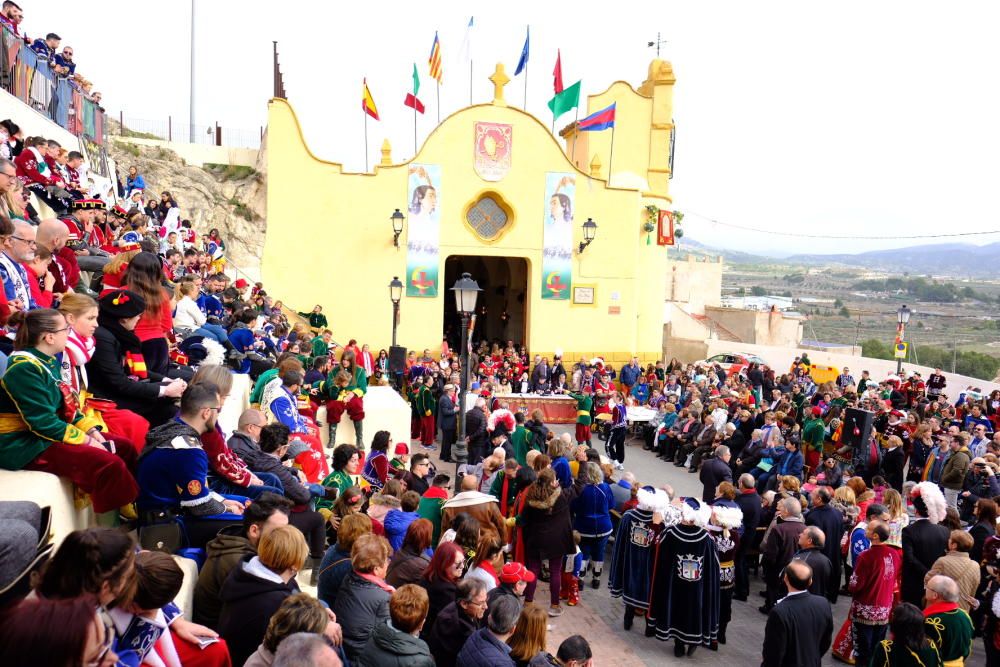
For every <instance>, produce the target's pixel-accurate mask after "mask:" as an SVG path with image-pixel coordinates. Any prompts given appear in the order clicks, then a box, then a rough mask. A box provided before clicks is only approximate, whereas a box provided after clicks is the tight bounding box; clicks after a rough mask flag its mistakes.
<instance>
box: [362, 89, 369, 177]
mask: <svg viewBox="0 0 1000 667" xmlns="http://www.w3.org/2000/svg"><path fill="white" fill-rule="evenodd" d="M363 106H364V105H362V107H363ZM361 115H362V116H364V117H365V171H366V172H367V171H368V112H367V111H365V110H364V108H362V109H361Z"/></svg>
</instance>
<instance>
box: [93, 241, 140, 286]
mask: <svg viewBox="0 0 1000 667" xmlns="http://www.w3.org/2000/svg"><path fill="white" fill-rule="evenodd" d="M140 252H142V246H140V245H139V244H138V243H122V244H120V245H119V248H118V254H117V255H115V256H114V257H112V258H111V260H110V261H109V262H108V263H107V264H105V265H104V268H103V269H101V271H102V272H103V273H104V277H103V278H102V285H103V287H102V288H101V295H102V296H103V295H104V294H107V293H108V292H111V291H113V290H116V289H121V287H122V285H123V284H124V282H125V270H126V269H128V265H129V263H131V261H132V260H133V259H135V257H136V255H138V254H139V253H140Z"/></svg>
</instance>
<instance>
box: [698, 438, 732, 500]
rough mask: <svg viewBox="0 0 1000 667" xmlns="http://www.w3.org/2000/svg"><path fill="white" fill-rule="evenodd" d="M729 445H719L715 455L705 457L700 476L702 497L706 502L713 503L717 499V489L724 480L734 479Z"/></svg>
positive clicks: (730, 480)
mask: <svg viewBox="0 0 1000 667" xmlns="http://www.w3.org/2000/svg"><path fill="white" fill-rule="evenodd" d="M731 456H732V454H730V453H729V447H726V446H725V445H719V446H718V447H717V448H716V450H715V456H713V457H711V458H708V459H705V461H704V463H702V464H701V472H700V473H699V475H698V478H699V479H700V480H701V483H702V491H701V499H702V501H704V502H706V503H711V502H712V501H713V500H714V499H715V489H716V488H717V487H718V486H719V484H721V483H722V482H730V483H732V481H733V471H732V470H731V469H730V468H729V459H730V457H731Z"/></svg>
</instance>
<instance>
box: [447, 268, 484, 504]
mask: <svg viewBox="0 0 1000 667" xmlns="http://www.w3.org/2000/svg"><path fill="white" fill-rule="evenodd" d="M451 291H452V292H454V293H455V310H457V311H458V313H459V315H461V316H462V351H461V360H462V362H461V363H462V378H461V383H462V386H461V387H460V389H461V391H460V392H459V394H458V432H457V433H456V438H455V447H454V448H453V449H452V455H453V456H454V457H455V488H456V489H458V488H459V480H458V466H459V464H460V463H465V462H467V461H468V458H469V450H468V445H467V444H466V443H465V435H464V434H465V395H466V394H467V393H468V391H469V318H470V317H471V316H472V314H473V313H474V312H476V300H477V299H478V298H479V292H481V291H482V290H480V289H479V284H478V283H477V282H476V281H475V280H473V279H472V276H471V275H469V274H468V273H463V274H462V277H461V278H459V279H458V280H456V281H455V286H454V287H452V288H451Z"/></svg>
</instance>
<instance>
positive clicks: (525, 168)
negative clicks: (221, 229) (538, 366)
mask: <svg viewBox="0 0 1000 667" xmlns="http://www.w3.org/2000/svg"><path fill="white" fill-rule="evenodd" d="M657 62H659V61H657ZM670 85H671V86H672V82H671V83H670ZM611 90H613V91H614V94H615V95H616V96H617V100H618V117H617V124H618V127H617V129H616V132H617V133H618V135H617V136H616V138H615V153H616V155H615V162H616V163H617V162H618V160H619V155H618V154H619V153H621V161H622V165H623V167H624V166H628V167H629V168H630V170H631V169H637V170H639V171H640V172H642V173H645V171H646V170H645V167H644V166H643V165H647V164H648V163H647V160H648V159H649V153H650V151H649V147H648V137H650V136H651V131H652V130H651V119H650V114H651V105H652V103H653V100H652V99H650V98H648V97H646V96H644V95H641V94H640V93H638V92H636V91H635V90H633V89H632V88H631V87H630V86H627V85H625V84H621V85H620V86H619V85H618V84H616V85H614V86H612V89H611ZM605 94H610V91H609V93H605ZM654 97H655V96H654ZM268 116H269V117H268V155H267V158H268V165H267V173H268V195H267V232H266V237H265V245H264V255H263V262H262V274H263V280H264V283H265V285H266V289H267V290H268V292H269V293H270V294H273V295H275V296H276V297H277V298H281V299H283V300H284V301H285V302H286V303H288V304H290V305H291V306H293V307H294V308H295V309H297V310H309V309H311V308H312V306H313V305H314V304H316V303H320V304H322V305H323V307H324V311H325V312H326V313H327V317H328V319H329V321H330V324H331V329H332V330H333V332H334V338H335V339H336V340H338V341H340V342H342V343H343V342H346V339H348V338H356V339H358V340H359V341H360V342H367V343H369V344H370V345H371V346H372V347H373V348H375V349H376V350H377V349H379V348H382V347H388V345H389V342H390V338H391V332H392V307H391V303H390V301H389V294H388V284H389V281H390V280H391V279H392V277H393V276H400V277H401V278H402V279H404V282H405V273H406V240H407V236H406V228H405V227H404V231H403V236H402V237H401V238H400V247H399V249H396V248H394V247H393V243H392V226H391V223H390V221H389V215H390V214H391V212H392V210H393V209H395V208H399V209H400V210H402V211H404V212H405V211H406V210H407V201H406V196H407V163H402V164H395V165H390V166H377V167H375V169H374V173H371V174H356V173H345V172H344V171H343V169H342V167H341V166H340V165H339V164H335V163H331V162H326V161H323V160H320V159H318V158H316V157H315V156H313V155H312V153H311V152H310V151H309V148H308V147H307V145H306V143H305V141H304V138H303V136H302V132H301V128H300V127H299V124H298V120H297V119H296V116H295V112H294V110H293V109H292V107H291V105H290V104H289V103H288V102H287V101H285V100H281V99H274V100H272V101H271V103H270V105H269V114H268ZM478 121H486V122H498V123H507V124H510V125H512V126H513V140H512V165H511V169H510V171H509V173H507V175H506V176H505V177H504V178H503V179H502V180H501V181H499V182H496V183H491V182H487V181H484V180H483V179H481V178H480V177H479V176H478V175H477V173H476V172H475V170H474V168H473V145H474V141H473V133H474V127H475V123H476V122H478ZM591 134H595V135H597V134H600V135H608V137H610V133H609V132H602V133H591ZM619 137H621V141H622V143H621V144H619ZM641 137H646V138H647V139H642V138H641ZM643 142H646V143H643ZM619 147H621V148H619ZM413 161H414V162H419V163H422V164H436V165H440V167H441V187H440V192H439V194H438V205H439V207H440V211H441V216H440V218H441V223H440V264H439V274H440V279H441V285H440V289H439V296H438V297H436V298H415V297H406V296H404V297H403V300H402V303H401V321H400V325H399V334H398V340H399V344H400V345H404V346H406V347H408V348H410V349H418V350H419V349H423V348H431V349H432V350H435V351H437V349H438V348H439V346H440V342H441V334H442V313H443V304H444V301H443V299H446V298H447V299H452V298H453V296H452V294H451V293H450V292H449V291H448V288H449V287H451V285H450V284H444V283H445V271H444V263H445V260H446V258H447V257H448V256H450V255H483V256H506V257H523V258H525V259H526V260H527V263H528V299H527V303H526V317H527V341H526V342H527V345H528V348H529V350H530V351H531V352H532V353H539V354H551V353H552V352H553V351H554V350H556V349H560V350H562V351H563V352H564V355H565V356H566V357H567V358H576V357H578V356H579V355H581V354H583V355H587V356H594V355H598V354H603V355H605V356H606V357H608V358H609V361H612V362H618V363H620V362H621V361H624V360H626V359H627V358H628V356H630V355H631V354H633V353H637V354H639V356H640V357H641V358H642V360H643V361H650V362H651V361H654V360H655V359H658V358H660V356H661V347H662V322H663V301H664V267H665V264H666V260H667V248H664V247H660V246H657V245H656V244H655V239H654V243H653V244H651V245H647V244H646V233H645V232H643V230H642V223H643V222H645V219H646V216H645V210H644V207H645V206H646V205H647V204H650V203H652V204H656V205H657V206H660V207H665V206H668V205H669V204H670V201H669V193H668V192H667V191H666V181H663V182H662V187H661V188H660V189H659V190H658V191H656V192H649V191H645V192H644V190H645V188H631V189H629V188H624V187H616V188H612V187H608V185H607V183H606V182H605V181H604V180H600V179H591V178H589V177H588V175H587V174H586V173H584V172H577V183H576V200H575V209H576V210H575V222H574V231H573V235H574V238H573V247H574V250H573V259H572V271H573V275H572V280H573V284H574V285H594V286H596V305H595V306H583V305H574V304H573V303H572V301H571V300H567V301H553V300H542V299H541V289H540V281H541V264H542V252H541V251H542V234H543V232H542V227H543V217H544V214H545V202H544V196H545V174H546V172H559V171H561V172H574V171H576V170H575V169H574V167H573V166H572V165H571V164H570V162H569V160H568V158H567V156H566V152H565V151H564V149H563V147H562V146H560V144H559V143H558V142H557V141H556V139H555V138H554V137H553V136H552V134H551V133H550V132H549V130H548V128H547V127H546V126H545V125H544V124H543V123H542V122H540V121H539V120H538V119H536V118H535V117H534V116H531V115H529V114H526V113H525V112H523V111H521V110H519V109H515V108H512V107H507V106H500V105H496V104H481V105H476V106H472V107H468V108H466V109H462V110H460V111H458V112H456V113H454V114H453V115H451V116H449V117H448V118H446V119H445V120H444V121H443V122H442V123H441V124H440V125H439V126H438V127H437V128H436V129H435V130H434V131H433V132H432V133H431V134H430V136H429V137H428V138H427V140H426V141H425V143H424V144H423V146H422V147H421V148H420V150H419V152H418V154H417V156H416V157H415V158H414V159H413ZM615 171H616V172H617V171H618V168H617V167H616V168H615ZM488 191H493V192H496V193H498V194H499V195H500V196H501V197H503V199H504V200H505V202H506V203H507V204H509V205H510V207H511V208H512V210H513V216H512V224H511V226H510V228H509V230H508V231H507V232H506V233H505V234H503V235H502V236H501V237H500V238H499V239H498V240H496V241H495V242H492V243H488V242H484V241H482V240H481V239H480V238H479V237H478V236H476V234H475V233H474V232H473V231H472V230H471V229H470V228H469V227H468V226H467V225H466V224H465V222H464V220H465V212H466V209H467V208H468V206H469V205H470V204H471V203H473V202H474V201H476V200H477V199H478V198H479V196H480V195H482V194H483V193H485V192H488ZM588 217H589V218H593V219H594V220H595V221H596V222H597V223H598V231H597V237H596V240H595V241H594V242H593V243H592V244H591V245H590V247H589V248H587V250H586V251H585V252H584V253H583V254H579V253H577V250H576V248H577V246H578V245H579V243H580V241H581V240H582V229H581V225H582V223H583V221H585V220H586V219H587V218H588ZM473 277H474V278H475V276H473ZM615 297H617V298H615ZM609 309H610V310H609ZM614 310H617V311H618V312H617V313H616V314H612V311H614Z"/></svg>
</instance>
